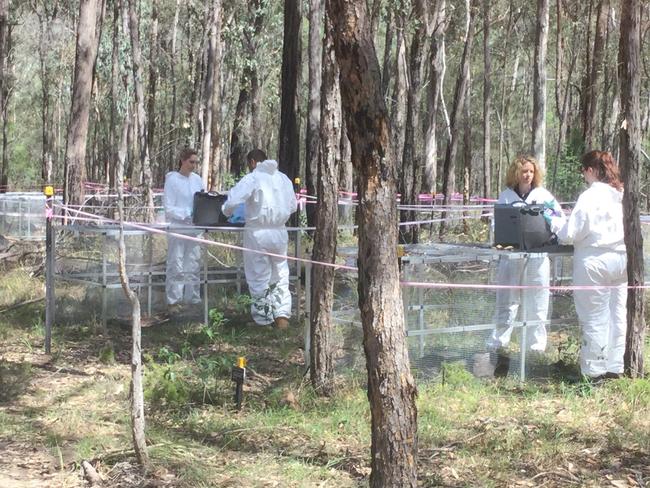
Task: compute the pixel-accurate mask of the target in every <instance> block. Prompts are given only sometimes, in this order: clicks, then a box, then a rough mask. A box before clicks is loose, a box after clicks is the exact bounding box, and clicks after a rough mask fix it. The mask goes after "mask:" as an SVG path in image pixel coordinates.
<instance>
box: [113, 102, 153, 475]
mask: <svg viewBox="0 0 650 488" xmlns="http://www.w3.org/2000/svg"><path fill="white" fill-rule="evenodd" d="M128 119H129V111H128V110H127V111H126V114H125V116H124V122H123V123H122V138H121V141H120V149H119V154H118V161H117V171H116V173H117V193H118V203H117V209H118V214H119V221H120V235H119V240H118V258H119V266H118V267H119V274H120V283H121V284H122V290H124V294H125V295H126V297H127V298H128V299H129V302H130V303H131V395H130V397H131V435H132V438H133V450H134V452H135V457H136V458H137V460H138V463H140V464H141V465H142V466H147V465H148V464H149V455H148V453H147V443H146V438H145V419H144V391H143V386H142V378H143V375H142V327H141V322H140V300H139V299H138V295H137V294H136V293H135V292H134V291H133V290H132V289H131V287H130V285H129V276H128V274H127V272H126V248H125V245H124V224H123V222H124V192H123V182H124V162H125V159H126V157H127V134H128V130H129V129H128V127H129V121H128Z"/></svg>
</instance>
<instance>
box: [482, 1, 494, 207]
mask: <svg viewBox="0 0 650 488" xmlns="http://www.w3.org/2000/svg"><path fill="white" fill-rule="evenodd" d="M490 4H491V2H490V1H489V0H483V198H489V197H490V195H491V193H492V164H491V161H490V138H491V134H490V128H491V125H490V115H491V113H492V57H491V55H490Z"/></svg>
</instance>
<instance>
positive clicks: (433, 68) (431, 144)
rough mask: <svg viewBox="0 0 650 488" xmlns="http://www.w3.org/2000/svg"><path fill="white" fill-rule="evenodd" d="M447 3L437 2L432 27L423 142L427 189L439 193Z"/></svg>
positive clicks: (443, 0)
mask: <svg viewBox="0 0 650 488" xmlns="http://www.w3.org/2000/svg"><path fill="white" fill-rule="evenodd" d="M445 8H446V2H445V0H437V1H436V4H435V9H434V14H433V15H432V21H431V24H430V25H429V29H428V30H429V31H430V37H431V49H430V50H429V66H430V68H429V70H430V71H429V73H430V75H429V78H430V79H429V83H428V85H427V112H428V117H429V118H428V120H427V124H426V126H427V129H426V135H425V142H424V189H426V191H428V192H430V193H431V194H432V195H435V193H436V179H437V178H438V140H437V138H436V129H437V116H438V103H439V101H440V97H441V91H442V85H443V82H444V76H445V63H444V55H445V53H444V51H445V28H446V25H447V21H446V19H445Z"/></svg>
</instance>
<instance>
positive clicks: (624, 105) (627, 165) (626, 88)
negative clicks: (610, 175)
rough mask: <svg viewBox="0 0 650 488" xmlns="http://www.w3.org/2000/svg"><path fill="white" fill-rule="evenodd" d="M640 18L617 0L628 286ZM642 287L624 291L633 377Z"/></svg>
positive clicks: (638, 258) (634, 7)
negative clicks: (626, 292)
mask: <svg viewBox="0 0 650 488" xmlns="http://www.w3.org/2000/svg"><path fill="white" fill-rule="evenodd" d="M640 20H641V6H640V2H639V1H638V0H621V37H620V43H619V57H618V66H619V78H620V81H621V115H622V119H623V123H622V124H621V130H620V133H619V137H620V151H621V153H620V157H619V164H620V167H621V170H622V176H623V185H624V187H625V193H624V194H623V215H624V220H623V224H624V228H625V246H626V248H627V282H628V285H629V286H633V287H640V286H643V285H644V266H643V235H642V233H641V225H640V224H641V222H640V217H639V206H640V200H641V198H640V197H641V194H640V191H639V189H640V188H639V187H640V182H639V177H640V167H641V164H640V163H641V111H640V104H641V100H640V87H641V84H640V82H641V76H640V75H641V73H640V68H641V65H640V61H641V57H640V45H639V44H640V42H639V41H640V35H639V32H640ZM643 292H644V290H643V289H642V288H630V289H629V290H628V294H627V337H626V341H625V372H626V373H627V374H628V375H630V376H632V377H634V378H636V377H642V376H643V350H644V345H645V320H644V308H645V307H644V303H643Z"/></svg>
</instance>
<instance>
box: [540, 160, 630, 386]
mask: <svg viewBox="0 0 650 488" xmlns="http://www.w3.org/2000/svg"><path fill="white" fill-rule="evenodd" d="M581 163H582V165H581V169H580V171H581V172H582V175H583V177H584V179H585V182H586V183H587V185H589V188H588V189H587V190H585V191H584V192H583V193H582V194H581V195H580V197H578V201H577V202H576V205H575V207H574V209H573V212H571V216H570V217H569V219H568V220H567V221H566V223H565V224H561V223H559V222H555V221H554V220H553V221H552V223H551V227H552V228H553V230H554V231H555V233H556V234H557V236H558V239H559V240H560V241H561V242H564V243H573V246H574V249H575V253H574V258H573V282H574V284H575V285H588V286H594V288H593V289H590V290H575V291H574V293H573V299H574V302H575V306H576V312H577V313H578V321H579V322H580V326H581V327H582V348H581V350H580V370H581V371H582V374H583V375H585V376H587V377H590V378H593V379H602V378H617V377H618V376H619V375H620V374H621V373H623V354H624V353H625V331H626V327H627V319H626V300H627V256H626V252H625V243H624V242H623V235H624V234H623V205H622V201H623V184H622V182H621V179H620V177H619V173H618V167H617V164H616V161H615V160H614V158H613V157H612V155H611V154H610V153H608V152H604V151H591V152H588V153H586V154H585V155H584V156H582V159H581ZM599 286H602V288H599Z"/></svg>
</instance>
